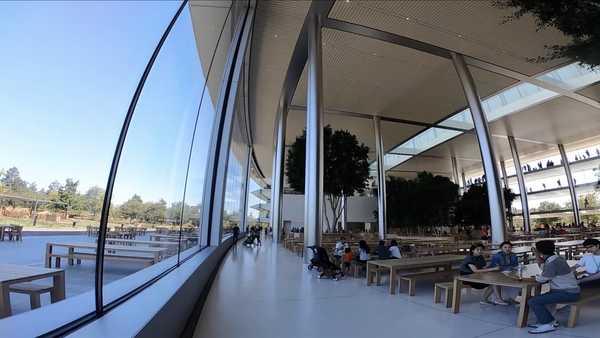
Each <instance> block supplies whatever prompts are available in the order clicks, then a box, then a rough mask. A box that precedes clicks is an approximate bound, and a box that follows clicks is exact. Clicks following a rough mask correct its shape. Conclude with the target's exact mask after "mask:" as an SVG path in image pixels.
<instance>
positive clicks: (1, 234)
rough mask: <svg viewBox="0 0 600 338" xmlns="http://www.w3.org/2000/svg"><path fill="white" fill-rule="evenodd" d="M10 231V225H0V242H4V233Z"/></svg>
mask: <svg viewBox="0 0 600 338" xmlns="http://www.w3.org/2000/svg"><path fill="white" fill-rule="evenodd" d="M10 229H12V226H11V225H10V224H0V241H3V240H4V231H6V230H8V231H10Z"/></svg>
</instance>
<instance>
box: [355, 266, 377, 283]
mask: <svg viewBox="0 0 600 338" xmlns="http://www.w3.org/2000/svg"><path fill="white" fill-rule="evenodd" d="M370 265H371V264H369V262H367V266H366V268H365V270H366V272H365V273H366V274H367V286H369V285H371V284H372V283H373V279H372V278H371V268H370V267H369V266H370ZM356 266H357V267H358V264H357V265H356Z"/></svg>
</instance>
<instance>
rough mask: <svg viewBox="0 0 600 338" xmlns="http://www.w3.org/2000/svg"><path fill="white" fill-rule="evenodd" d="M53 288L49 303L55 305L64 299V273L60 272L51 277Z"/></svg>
mask: <svg viewBox="0 0 600 338" xmlns="http://www.w3.org/2000/svg"><path fill="white" fill-rule="evenodd" d="M52 279H53V288H52V290H51V291H50V302H51V303H55V302H58V301H61V300H63V299H65V271H64V270H63V271H60V272H57V273H56V274H54V276H52Z"/></svg>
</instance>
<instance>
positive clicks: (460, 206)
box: [456, 184, 516, 226]
mask: <svg viewBox="0 0 600 338" xmlns="http://www.w3.org/2000/svg"><path fill="white" fill-rule="evenodd" d="M503 197H504V206H505V208H506V209H507V210H506V214H507V216H509V217H510V214H511V213H510V206H511V205H512V202H513V200H514V199H515V197H516V195H515V194H514V193H513V192H512V191H511V190H510V189H506V188H504V189H503ZM456 219H457V221H458V223H461V224H466V225H477V226H481V225H489V224H490V223H491V217H490V205H489V201H488V192H487V185H486V184H475V185H471V186H470V187H469V189H468V190H467V191H465V192H464V193H463V195H462V196H461V198H460V199H459V201H458V203H457V205H456Z"/></svg>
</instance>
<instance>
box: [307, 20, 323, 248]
mask: <svg viewBox="0 0 600 338" xmlns="http://www.w3.org/2000/svg"><path fill="white" fill-rule="evenodd" d="M321 48H322V44H321V20H320V18H319V17H318V16H315V17H313V18H312V21H311V24H310V26H309V29H308V62H307V65H306V67H308V85H307V90H308V93H307V104H306V173H305V174H306V178H305V182H304V244H305V247H306V246H311V245H320V242H321V225H322V220H323V112H324V111H323V77H322V76H323V69H322V67H323V65H322V49H321ZM304 257H305V259H308V258H310V251H309V254H307V255H304Z"/></svg>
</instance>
